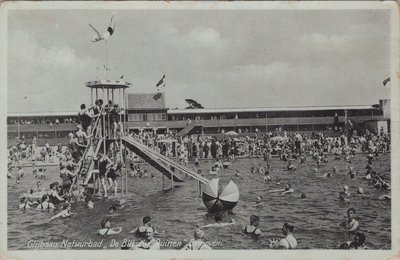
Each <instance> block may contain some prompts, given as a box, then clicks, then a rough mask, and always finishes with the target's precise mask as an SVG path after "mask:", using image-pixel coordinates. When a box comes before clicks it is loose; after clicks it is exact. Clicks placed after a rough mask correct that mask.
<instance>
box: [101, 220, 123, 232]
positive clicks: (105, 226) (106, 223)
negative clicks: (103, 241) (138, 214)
mask: <svg viewBox="0 0 400 260" xmlns="http://www.w3.org/2000/svg"><path fill="white" fill-rule="evenodd" d="M100 227H101V228H100V229H99V230H97V234H98V235H100V236H109V235H116V234H119V233H121V231H122V227H116V228H111V221H110V219H109V218H104V219H103V220H102V221H101V223H100Z"/></svg>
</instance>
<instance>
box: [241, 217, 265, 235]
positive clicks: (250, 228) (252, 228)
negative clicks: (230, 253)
mask: <svg viewBox="0 0 400 260" xmlns="http://www.w3.org/2000/svg"><path fill="white" fill-rule="evenodd" d="M259 224H260V218H259V217H257V216H256V215H251V216H250V225H246V226H245V227H244V228H243V233H244V234H246V235H252V236H260V235H261V230H260V229H259V228H258V225H259Z"/></svg>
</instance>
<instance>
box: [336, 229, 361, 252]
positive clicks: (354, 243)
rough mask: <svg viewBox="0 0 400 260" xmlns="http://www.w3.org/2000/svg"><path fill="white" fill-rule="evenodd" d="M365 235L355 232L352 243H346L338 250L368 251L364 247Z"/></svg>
mask: <svg viewBox="0 0 400 260" xmlns="http://www.w3.org/2000/svg"><path fill="white" fill-rule="evenodd" d="M365 240H366V238H365V235H364V234H363V233H360V232H357V233H356V234H355V235H354V238H353V241H347V242H345V243H342V244H340V245H339V249H368V248H367V247H366V246H365V244H364V243H365Z"/></svg>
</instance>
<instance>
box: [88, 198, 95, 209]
mask: <svg viewBox="0 0 400 260" xmlns="http://www.w3.org/2000/svg"><path fill="white" fill-rule="evenodd" d="M87 207H88V208H89V209H92V208H94V202H93V200H92V196H88V197H87Z"/></svg>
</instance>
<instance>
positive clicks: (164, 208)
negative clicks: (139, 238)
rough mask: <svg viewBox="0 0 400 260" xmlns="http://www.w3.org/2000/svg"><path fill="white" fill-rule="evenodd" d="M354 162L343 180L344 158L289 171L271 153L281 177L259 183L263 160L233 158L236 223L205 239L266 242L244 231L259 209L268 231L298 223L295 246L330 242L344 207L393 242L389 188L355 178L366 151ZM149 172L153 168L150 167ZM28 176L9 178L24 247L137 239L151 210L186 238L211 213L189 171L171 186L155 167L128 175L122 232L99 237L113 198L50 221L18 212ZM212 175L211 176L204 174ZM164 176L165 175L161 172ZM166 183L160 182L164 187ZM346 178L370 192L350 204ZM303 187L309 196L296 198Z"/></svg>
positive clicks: (239, 245) (377, 244) (12, 233)
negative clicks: (288, 190)
mask: <svg viewBox="0 0 400 260" xmlns="http://www.w3.org/2000/svg"><path fill="white" fill-rule="evenodd" d="M389 158H390V157H389V155H386V156H381V158H380V161H379V162H374V163H375V164H376V165H374V167H376V170H377V171H378V173H381V174H384V175H385V178H386V179H387V180H389V181H390V174H389V173H388V172H387V171H385V169H387V168H388V167H389V165H390V162H389ZM353 161H354V162H353V164H354V167H355V169H356V171H357V172H358V173H359V174H358V175H357V177H356V179H355V180H354V181H351V180H349V179H348V176H347V175H346V174H345V173H346V164H345V163H344V162H343V161H333V160H331V161H330V162H329V163H328V164H327V165H324V166H323V167H322V168H320V169H318V172H315V171H314V168H316V165H315V163H313V162H307V163H305V164H298V171H296V172H287V171H284V170H282V169H283V168H284V167H285V165H286V163H284V162H281V161H279V160H278V159H272V161H271V162H270V165H271V169H272V171H271V175H272V178H273V179H275V178H276V177H279V178H281V180H282V184H281V185H276V184H275V183H274V182H270V183H263V181H262V177H263V176H262V175H260V174H258V173H255V174H251V173H250V168H251V167H252V166H257V165H258V164H260V163H263V161H262V160H261V159H238V160H236V161H234V162H233V163H232V164H231V166H230V168H229V169H225V170H223V171H222V173H221V174H220V176H219V177H221V178H226V179H227V180H229V179H230V178H232V175H233V174H234V173H235V172H236V169H239V171H240V173H241V174H242V176H241V177H233V179H234V181H235V183H236V184H237V185H238V187H239V190H240V201H239V203H238V205H237V206H236V208H235V209H234V215H233V216H231V217H232V218H234V219H235V221H236V223H237V224H236V225H235V226H230V227H226V228H218V229H210V228H207V229H205V233H206V239H207V240H210V241H215V242H219V243H220V244H219V245H218V246H216V247H215V249H266V248H268V241H267V239H266V238H262V239H258V240H254V239H252V238H250V237H248V236H245V235H243V234H242V233H241V230H242V228H243V226H244V225H246V224H248V222H249V216H250V215H251V214H256V215H258V216H259V217H260V229H261V230H262V231H263V232H264V233H266V234H267V236H274V237H276V236H278V235H281V227H282V224H283V223H284V222H291V223H293V224H294V226H295V230H294V235H295V236H296V237H297V239H298V242H299V248H302V249H308V248H321V249H323V248H334V247H336V246H337V245H338V244H340V243H341V242H343V241H344V239H345V238H344V234H343V232H342V231H341V230H340V229H339V228H338V223H340V222H341V221H343V219H344V217H345V215H346V211H347V209H348V208H349V207H354V208H356V210H357V216H358V218H359V222H360V225H361V230H362V231H363V232H365V233H366V235H367V244H368V246H369V247H370V248H373V249H387V248H390V244H391V240H390V237H391V236H390V231H391V218H390V212H391V211H390V207H391V203H390V201H382V200H378V199H377V198H378V197H379V196H381V195H383V194H387V193H389V192H387V193H386V192H382V191H376V190H371V189H370V188H369V186H368V184H367V183H366V182H365V181H363V180H361V179H360V178H361V177H362V176H363V175H364V171H365V170H364V167H365V163H366V160H365V156H364V155H360V156H357V157H356V158H355V159H354V160H353ZM211 164H212V162H211V161H209V162H201V165H200V167H198V169H201V170H203V172H207V171H208V169H209V168H210V165H211ZM333 166H336V167H337V168H338V169H339V173H336V174H334V177H332V178H331V179H326V178H322V177H321V176H322V175H323V174H324V173H327V172H331V171H332V168H333ZM147 169H148V171H149V172H152V171H155V170H153V169H152V168H149V167H147ZM29 171H30V169H29V168H26V169H25V172H26V175H25V176H24V178H23V179H22V181H21V183H20V184H15V180H13V179H12V180H8V245H9V248H10V249H26V248H27V242H28V241H29V240H31V239H43V240H44V241H48V240H49V239H50V240H52V241H62V240H64V239H69V240H73V239H76V240H79V241H88V240H92V241H100V240H101V239H104V242H103V243H104V245H109V243H110V241H111V239H112V238H114V239H116V240H119V241H122V240H123V239H125V238H128V239H134V237H133V235H132V234H128V232H129V231H130V230H132V229H133V228H134V227H136V226H138V225H140V223H141V221H142V217H143V216H145V215H150V216H151V217H152V219H153V223H154V226H155V227H156V230H158V231H159V232H160V234H159V238H160V239H162V240H169V241H173V240H177V241H184V240H185V239H191V238H192V234H193V230H194V228H195V227H196V225H200V226H201V225H206V224H208V223H212V222H213V221H214V220H213V218H212V217H210V216H206V214H205V213H206V211H205V207H204V205H203V203H202V200H201V198H198V197H197V188H196V184H197V183H196V182H195V181H193V180H191V179H190V178H188V179H185V182H184V183H182V184H179V185H177V186H176V187H175V188H174V189H173V190H171V189H170V190H162V178H161V176H160V175H159V174H157V175H156V178H155V179H150V178H146V179H140V178H129V179H128V186H129V187H128V189H129V195H128V196H124V199H125V200H126V205H127V206H126V207H125V208H124V209H122V210H119V211H118V212H117V214H116V215H114V216H110V219H111V222H112V226H121V227H122V228H123V231H122V233H121V234H119V235H116V236H114V237H112V238H111V237H107V238H103V237H99V236H98V235H96V231H97V229H99V227H100V221H101V219H102V218H103V217H105V216H106V215H107V214H108V213H107V209H108V208H109V207H110V206H111V205H113V204H115V203H116V202H117V201H118V199H112V200H110V199H109V200H98V199H95V201H94V202H95V208H93V209H87V208H86V205H85V204H84V203H83V202H77V203H74V204H73V206H72V211H73V212H75V213H77V216H75V217H73V218H70V219H67V220H61V219H59V220H54V221H51V222H49V221H48V219H49V218H50V217H51V216H52V214H51V213H49V212H41V211H37V210H34V209H32V210H27V211H22V210H19V209H18V204H19V196H20V194H22V193H24V192H26V191H27V190H28V189H29V188H32V187H34V186H35V183H36V180H35V178H34V177H33V176H32V175H31V174H29ZM47 173H48V174H47V175H48V179H44V180H41V182H42V183H43V185H44V186H45V187H48V185H49V184H50V183H51V182H53V181H56V180H57V179H58V172H57V168H56V167H53V168H49V169H48V171H47ZM208 177H209V178H211V176H208ZM166 180H167V179H166ZM287 182H289V183H291V184H292V187H293V189H294V190H295V193H294V194H291V195H280V194H278V193H273V194H270V193H268V190H271V189H279V188H282V186H283V185H284V184H285V183H287ZM168 185H169V182H168V181H166V182H165V187H167V186H168ZM343 185H348V186H349V187H350V191H351V192H352V194H353V195H354V194H355V190H356V189H357V188H358V187H362V188H363V189H364V191H365V192H366V195H368V196H367V197H366V198H364V199H362V198H357V197H355V196H352V197H351V200H350V203H342V202H340V201H339V200H338V192H339V190H340V189H341V188H342V187H343ZM301 193H305V194H306V195H307V198H306V199H299V197H300V194H301ZM260 195H261V196H263V200H264V204H263V205H262V206H255V200H256V197H257V196H260Z"/></svg>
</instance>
